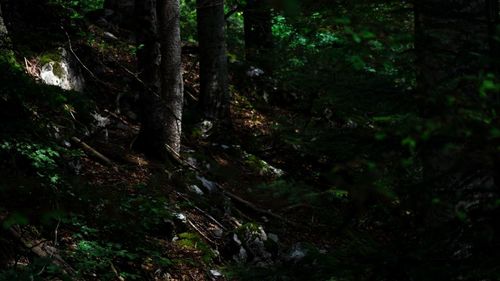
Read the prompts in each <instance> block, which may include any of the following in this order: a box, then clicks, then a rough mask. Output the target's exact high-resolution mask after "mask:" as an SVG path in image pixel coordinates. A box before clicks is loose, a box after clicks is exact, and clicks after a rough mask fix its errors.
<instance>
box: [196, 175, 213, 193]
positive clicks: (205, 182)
mask: <svg viewBox="0 0 500 281" xmlns="http://www.w3.org/2000/svg"><path fill="white" fill-rule="evenodd" d="M196 178H197V179H198V180H199V181H201V184H203V187H205V188H206V189H207V190H208V192H213V191H215V190H216V189H217V184H216V183H215V182H213V181H209V180H207V179H206V178H204V177H200V176H196Z"/></svg>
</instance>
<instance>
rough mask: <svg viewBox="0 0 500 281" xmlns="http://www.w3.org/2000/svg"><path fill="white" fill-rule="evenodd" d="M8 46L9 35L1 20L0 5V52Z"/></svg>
mask: <svg viewBox="0 0 500 281" xmlns="http://www.w3.org/2000/svg"><path fill="white" fill-rule="evenodd" d="M9 45H10V40H9V34H8V32H7V27H6V26H5V22H4V20H3V14H2V4H1V3H0V51H1V50H2V49H7V48H8V47H9Z"/></svg>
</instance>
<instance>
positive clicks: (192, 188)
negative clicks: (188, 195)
mask: <svg viewBox="0 0 500 281" xmlns="http://www.w3.org/2000/svg"><path fill="white" fill-rule="evenodd" d="M188 190H189V191H191V192H192V193H194V194H196V195H204V194H205V193H204V192H203V190H201V189H200V188H199V187H198V186H197V185H195V184H192V185H190V186H188Z"/></svg>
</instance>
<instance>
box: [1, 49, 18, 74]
mask: <svg viewBox="0 0 500 281" xmlns="http://www.w3.org/2000/svg"><path fill="white" fill-rule="evenodd" d="M0 64H6V65H9V66H10V67H12V68H14V69H16V70H21V69H22V66H21V65H20V64H19V63H18V62H17V60H16V56H15V55H14V52H13V51H11V50H0Z"/></svg>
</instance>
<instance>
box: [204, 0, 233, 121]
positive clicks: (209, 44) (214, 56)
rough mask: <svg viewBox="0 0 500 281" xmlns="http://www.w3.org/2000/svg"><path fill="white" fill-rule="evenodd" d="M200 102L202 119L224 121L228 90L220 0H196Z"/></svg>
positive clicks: (222, 13)
mask: <svg viewBox="0 0 500 281" xmlns="http://www.w3.org/2000/svg"><path fill="white" fill-rule="evenodd" d="M197 19H198V42H199V50H200V88H201V90H200V96H201V98H200V105H201V108H202V111H203V114H204V117H205V118H209V119H216V120H217V119H218V120H224V119H226V120H228V118H229V90H228V73H227V54H226V40H225V20H224V1H223V0H198V1H197Z"/></svg>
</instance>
